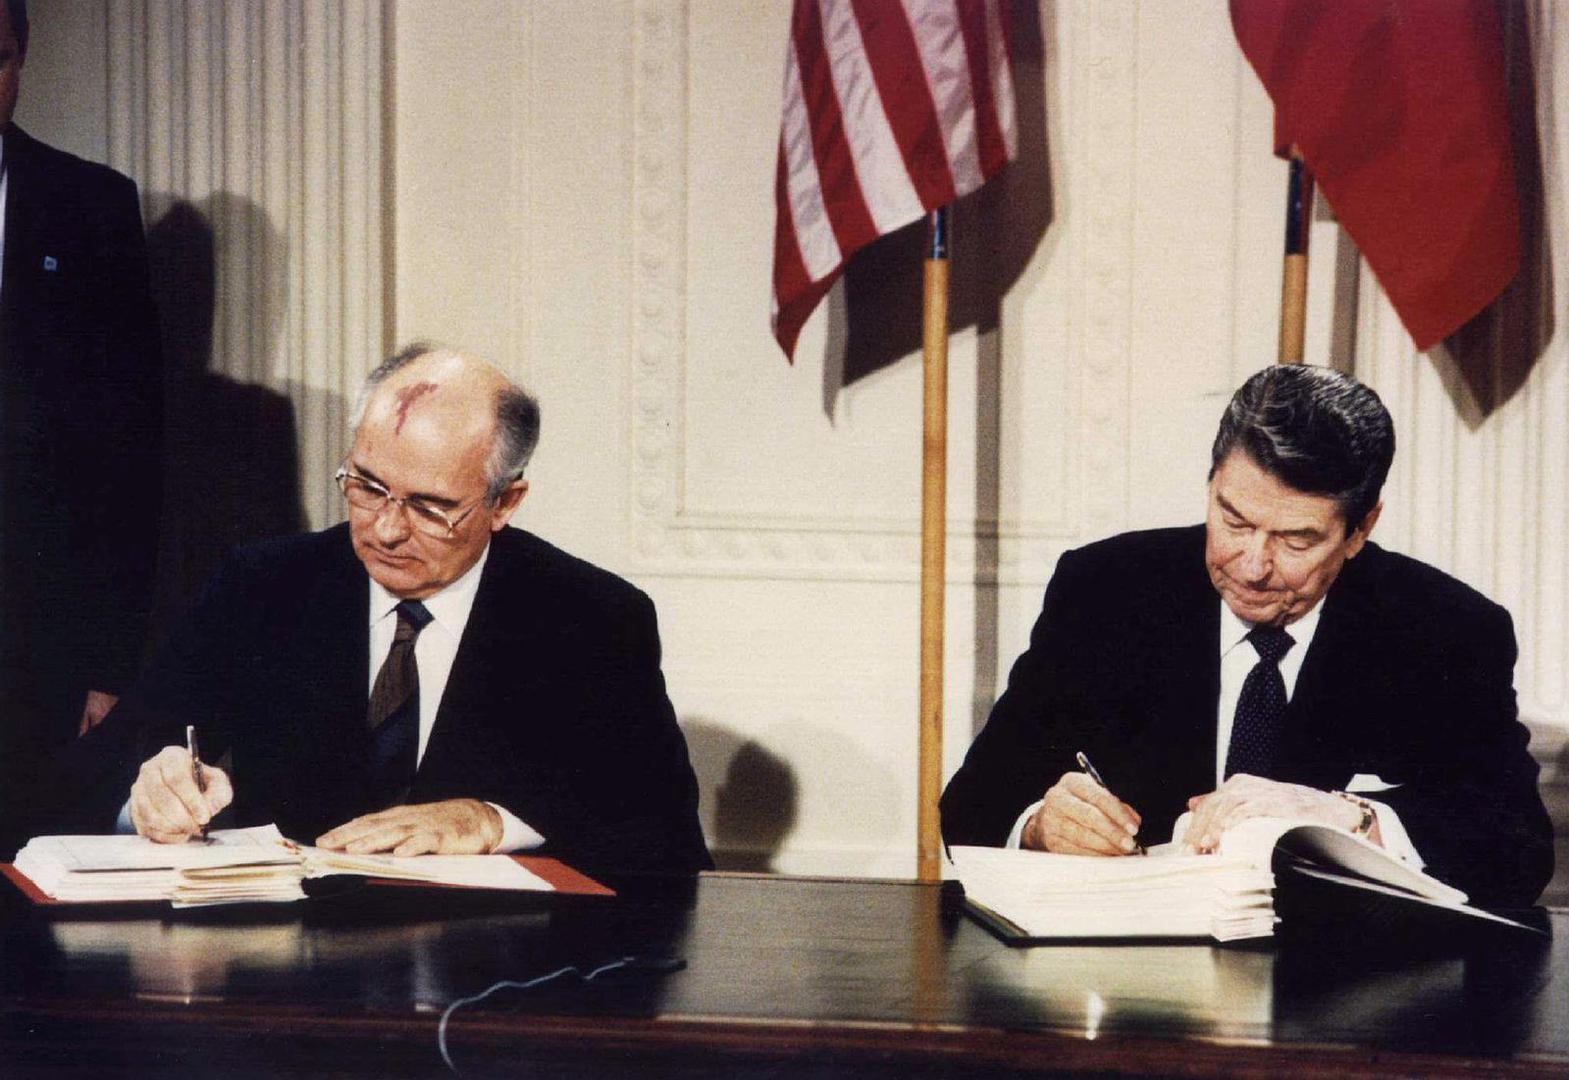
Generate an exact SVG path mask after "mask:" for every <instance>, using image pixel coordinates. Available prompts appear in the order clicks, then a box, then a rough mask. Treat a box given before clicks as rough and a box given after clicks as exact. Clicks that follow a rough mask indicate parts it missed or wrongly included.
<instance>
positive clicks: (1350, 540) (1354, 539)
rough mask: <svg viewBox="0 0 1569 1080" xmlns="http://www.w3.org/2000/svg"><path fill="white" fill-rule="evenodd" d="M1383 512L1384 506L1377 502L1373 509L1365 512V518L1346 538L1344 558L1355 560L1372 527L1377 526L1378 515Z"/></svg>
mask: <svg viewBox="0 0 1569 1080" xmlns="http://www.w3.org/2000/svg"><path fill="white" fill-rule="evenodd" d="M1383 512H1384V504H1383V502H1382V500H1381V501H1379V502H1378V503H1377V504H1375V505H1374V507H1373V509H1371V510H1369V511H1368V512H1367V517H1365V518H1363V519H1362V524H1360V525H1358V526H1357V527H1356V528H1355V529H1352V530H1351V535H1350V536H1349V537H1347V538H1346V544H1347V545H1348V546H1347V548H1346V558H1348V559H1354V558H1356V554H1357V552H1359V551H1361V550H1362V545H1363V544H1365V543H1367V538H1368V536H1369V535H1371V534H1372V532H1373V526H1374V525H1377V524H1378V515H1380V514H1382V513H1383Z"/></svg>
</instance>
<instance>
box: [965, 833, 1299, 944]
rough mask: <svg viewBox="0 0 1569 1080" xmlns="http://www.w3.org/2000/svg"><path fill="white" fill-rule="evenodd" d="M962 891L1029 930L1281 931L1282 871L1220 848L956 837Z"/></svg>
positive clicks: (1049, 933)
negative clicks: (1070, 847)
mask: <svg viewBox="0 0 1569 1080" xmlns="http://www.w3.org/2000/svg"><path fill="white" fill-rule="evenodd" d="M953 861H954V865H955V867H957V868H958V871H959V878H960V880H961V881H962V882H963V883H964V894H965V898H966V899H967V900H968V901H969V902H971V903H972V904H979V905H981V906H982V907H984V908H986V909H988V910H989V911H991V912H993V913H995V914H996V915H998V916H1000V917H1002V918H1003V919H1005V920H1006V921H1007V922H1009V923H1011V924H1013V926H1015V927H1017V928H1018V930H1019V931H1021V932H1022V933H1023V934H1024V936H1026V937H1032V938H1108V937H1110V938H1116V937H1130V938H1131V937H1153V938H1200V937H1212V938H1214V939H1215V940H1216V941H1236V940H1239V939H1242V938H1251V937H1267V936H1268V935H1270V934H1271V933H1273V932H1274V927H1275V921H1276V920H1275V909H1274V903H1273V898H1272V895H1271V894H1272V891H1273V889H1274V887H1275V877H1274V875H1273V874H1272V873H1270V871H1269V869H1268V866H1267V864H1266V866H1265V867H1264V868H1262V869H1260V868H1259V867H1256V866H1251V865H1248V864H1247V863H1244V862H1241V861H1229V860H1225V859H1221V858H1217V857H1216V856H1213V855H1159V856H1152V857H1149V858H1138V857H1130V858H1122V859H1108V858H1100V857H1097V856H1093V855H1054V854H1051V853H1049V852H1044V851H1013V850H1007V849H1003V848H982V847H956V848H954V849H953Z"/></svg>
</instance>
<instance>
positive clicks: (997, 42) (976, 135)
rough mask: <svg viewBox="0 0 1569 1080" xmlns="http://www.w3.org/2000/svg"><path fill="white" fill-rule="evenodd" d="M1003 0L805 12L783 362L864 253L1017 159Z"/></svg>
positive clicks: (790, 143)
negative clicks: (813, 315) (855, 259)
mask: <svg viewBox="0 0 1569 1080" xmlns="http://www.w3.org/2000/svg"><path fill="white" fill-rule="evenodd" d="M1015 143H1016V137H1015V132H1014V96H1013V77H1012V72H1011V70H1010V60H1009V51H1008V32H1007V26H1006V4H1005V3H1004V2H1003V0H796V3H795V13H794V16H793V18H792V20H791V24H790V49H789V54H788V56H787V57H786V60H785V81H784V110H783V120H782V122H781V124H780V131H779V166H778V173H777V177H776V181H775V200H776V203H777V206H778V222H777V227H776V231H775V237H774V298H773V329H774V337H775V338H777V339H778V341H779V345H780V347H781V348H783V349H784V351H785V355H786V356H791V355H792V354H793V353H794V352H795V343H796V339H797V338H798V337H799V336H800V333H801V327H802V326H803V325H804V324H805V322H806V320H807V317H808V316H810V315H811V313H812V310H813V308H815V307H816V306H817V303H818V301H819V300H821V299H822V298H823V296H824V294H826V293H827V292H828V290H829V289H830V288H831V287H832V286H833V283H834V281H835V280H837V279H838V277H839V274H840V272H841V270H842V269H843V268H844V264H845V262H846V261H847V260H848V259H849V258H850V257H851V256H852V255H854V254H855V252H857V251H858V250H860V249H861V248H863V247H865V246H866V245H867V244H869V243H871V242H872V241H873V240H875V239H877V238H878V237H879V236H883V235H886V234H887V233H890V232H893V231H894V230H895V229H898V228H900V227H902V226H904V225H908V224H909V223H910V222H912V221H915V220H916V219H917V218H919V217H921V216H922V215H924V214H925V213H926V212H927V211H929V210H934V209H936V208H938V207H940V206H946V205H947V204H949V203H951V202H953V201H954V200H955V199H957V198H958V197H959V196H961V195H967V194H969V193H970V192H972V191H974V190H975V189H976V188H978V187H980V186H981V185H982V184H984V183H985V182H986V181H987V180H988V179H990V178H991V177H992V176H993V175H995V174H996V173H997V171H998V170H1000V169H1001V168H1002V167H1003V166H1004V165H1006V164H1007V163H1008V162H1009V161H1010V160H1012V158H1013V156H1014V153H1015Z"/></svg>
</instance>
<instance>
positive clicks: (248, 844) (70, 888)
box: [15, 825, 306, 907]
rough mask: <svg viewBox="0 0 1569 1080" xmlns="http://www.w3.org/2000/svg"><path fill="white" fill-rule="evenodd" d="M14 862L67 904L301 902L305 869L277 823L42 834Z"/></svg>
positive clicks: (42, 886) (303, 892) (39, 884)
mask: <svg viewBox="0 0 1569 1080" xmlns="http://www.w3.org/2000/svg"><path fill="white" fill-rule="evenodd" d="M15 865H16V868H17V869H18V870H20V871H21V872H22V873H24V874H26V875H27V876H28V877H29V878H31V879H32V881H33V884H35V885H37V886H38V887H39V888H40V889H42V890H43V891H44V892H45V893H47V894H48V895H49V896H50V898H52V899H55V900H59V901H62V902H65V903H91V902H95V901H98V902H102V901H125V900H172V901H174V903H175V905H176V906H177V907H200V906H203V905H206V904H222V903H237V902H240V901H263V902H281V901H288V900H301V899H304V897H305V890H304V889H302V888H301V887H300V882H301V881H303V880H304V878H305V874H306V869H305V863H304V860H303V859H301V857H300V852H299V849H298V848H296V847H295V846H294V845H292V844H290V843H289V841H287V840H285V839H284V837H283V834H282V833H280V832H279V831H278V828H277V826H275V825H263V826H260V827H258V828H254V829H218V830H215V831H214V832H213V833H212V835H211V836H210V837H209V838H208V840H207V841H206V842H205V843H203V842H199V841H193V842H191V843H188V844H156V843H154V842H153V841H151V840H148V839H147V838H146V837H142V836H37V837H34V838H33V839H31V840H29V841H28V842H27V845H26V846H25V847H24V848H22V850H21V851H19V852H17V855H16V864H15Z"/></svg>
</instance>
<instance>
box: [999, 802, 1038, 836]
mask: <svg viewBox="0 0 1569 1080" xmlns="http://www.w3.org/2000/svg"><path fill="white" fill-rule="evenodd" d="M1045 801H1046V800H1045V799H1037V800H1035V801H1034V802H1032V803H1030V805H1029V806H1026V807H1025V808H1024V813H1022V814H1020V815H1019V819H1018V820H1017V821H1015V822H1014V823H1013V829H1012V831H1011V832H1009V833H1008V840H1007V842H1006V843H1004V844H1003V845H1002V846H1003V847H1005V848H1017V847H1019V845H1020V843H1021V842H1022V841H1023V838H1024V827H1025V826H1026V825H1028V824H1029V823H1030V818H1032V817H1034V816H1035V811H1037V810H1039V809H1040V808H1041V804H1042V803H1044V802H1045Z"/></svg>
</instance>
